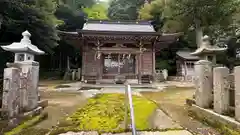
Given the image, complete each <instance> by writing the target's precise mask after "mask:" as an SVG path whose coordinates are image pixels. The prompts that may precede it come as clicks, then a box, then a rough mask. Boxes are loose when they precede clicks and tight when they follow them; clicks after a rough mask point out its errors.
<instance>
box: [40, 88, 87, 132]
mask: <svg viewBox="0 0 240 135" xmlns="http://www.w3.org/2000/svg"><path fill="white" fill-rule="evenodd" d="M40 94H41V99H47V100H48V107H47V108H45V109H44V112H47V113H48V119H47V120H44V121H43V122H41V123H39V124H37V125H36V128H41V129H49V128H51V127H52V126H55V125H57V123H58V121H59V120H61V119H63V118H66V117H67V116H68V115H70V114H72V113H73V112H75V111H76V109H77V108H79V107H81V106H83V105H84V104H85V103H86V99H85V97H84V96H82V95H81V94H80V93H66V92H55V91H41V92H40Z"/></svg>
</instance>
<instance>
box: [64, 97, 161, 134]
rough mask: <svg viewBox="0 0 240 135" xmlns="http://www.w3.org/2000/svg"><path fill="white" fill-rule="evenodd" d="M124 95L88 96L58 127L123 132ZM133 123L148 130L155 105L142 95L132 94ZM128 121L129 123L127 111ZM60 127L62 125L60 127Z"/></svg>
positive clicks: (140, 128) (141, 128)
mask: <svg viewBox="0 0 240 135" xmlns="http://www.w3.org/2000/svg"><path fill="white" fill-rule="evenodd" d="M124 103H125V95H123V94H100V95H97V96H96V97H94V98H90V99H89V100H88V103H87V104H86V106H84V107H83V108H80V109H78V110H77V111H76V112H75V113H74V114H73V115H72V116H70V117H68V118H67V120H66V121H65V123H64V124H63V123H62V125H61V124H60V125H61V126H59V129H61V130H64V129H67V128H69V129H71V130H72V129H75V130H79V131H98V132H123V131H124V130H126V129H124V126H122V125H123V121H124V115H125V105H124ZM133 105H134V111H135V123H136V128H137V130H149V129H151V127H150V122H149V118H150V116H151V115H152V114H153V112H154V111H155V110H156V108H157V105H156V104H155V103H154V102H152V101H149V100H147V99H146V98H143V97H138V96H133ZM128 122H129V123H130V117H129V111H128ZM61 127H64V129H63V128H61Z"/></svg>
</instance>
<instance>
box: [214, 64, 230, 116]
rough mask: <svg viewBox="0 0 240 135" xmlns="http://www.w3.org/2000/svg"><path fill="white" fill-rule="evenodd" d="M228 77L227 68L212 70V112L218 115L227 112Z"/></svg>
mask: <svg viewBox="0 0 240 135" xmlns="http://www.w3.org/2000/svg"><path fill="white" fill-rule="evenodd" d="M229 75H230V74H229V69H228V68H227V67H216V68H214V69H213V93H214V111H215V112H217V113H219V114H224V113H226V112H228V107H229V88H230V83H229V81H228V76H229Z"/></svg>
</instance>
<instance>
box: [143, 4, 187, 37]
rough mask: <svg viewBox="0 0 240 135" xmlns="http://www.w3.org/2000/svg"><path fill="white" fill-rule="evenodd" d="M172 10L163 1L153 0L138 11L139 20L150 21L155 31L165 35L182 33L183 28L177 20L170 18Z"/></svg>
mask: <svg viewBox="0 0 240 135" xmlns="http://www.w3.org/2000/svg"><path fill="white" fill-rule="evenodd" d="M172 14H173V13H172V10H171V8H170V6H169V3H168V2H166V1H165V0H154V1H152V2H151V3H146V4H144V6H143V7H142V8H141V9H140V11H139V19H140V20H152V21H153V26H154V27H155V30H156V31H160V30H162V31H163V32H166V33H173V32H179V31H182V30H183V28H184V26H183V23H182V22H181V21H180V20H179V19H178V18H176V17H175V18H173V17H172Z"/></svg>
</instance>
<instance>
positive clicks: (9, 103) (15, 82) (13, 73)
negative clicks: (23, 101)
mask: <svg viewBox="0 0 240 135" xmlns="http://www.w3.org/2000/svg"><path fill="white" fill-rule="evenodd" d="M19 77H20V74H19V69H18V68H5V69H4V82H3V99H2V109H3V110H4V111H5V112H6V113H7V116H6V117H7V118H12V117H14V116H17V115H18V114H19V113H20V89H19V86H20V81H19Z"/></svg>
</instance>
